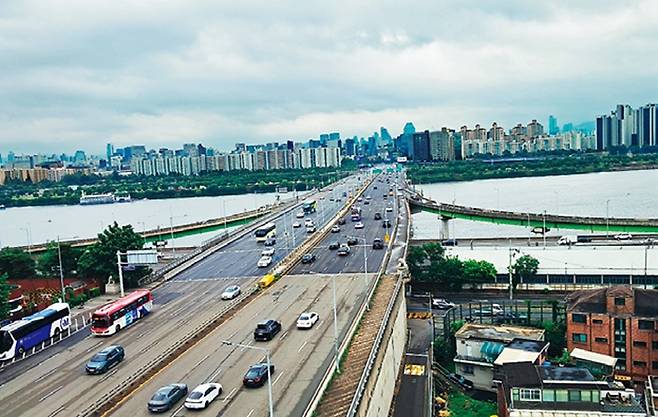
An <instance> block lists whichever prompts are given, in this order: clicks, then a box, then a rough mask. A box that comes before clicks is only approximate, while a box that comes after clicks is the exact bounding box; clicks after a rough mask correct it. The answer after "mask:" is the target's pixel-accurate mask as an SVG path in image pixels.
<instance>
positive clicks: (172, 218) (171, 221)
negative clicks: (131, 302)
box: [119, 216, 176, 297]
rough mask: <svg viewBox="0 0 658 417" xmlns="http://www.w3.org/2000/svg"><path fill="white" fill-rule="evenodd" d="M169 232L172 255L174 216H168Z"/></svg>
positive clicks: (173, 248) (173, 247) (173, 251)
mask: <svg viewBox="0 0 658 417" xmlns="http://www.w3.org/2000/svg"><path fill="white" fill-rule="evenodd" d="M169 232H171V251H172V253H173V255H174V256H176V244H175V243H174V216H169ZM119 269H121V268H119ZM121 296H122V297H123V294H121Z"/></svg>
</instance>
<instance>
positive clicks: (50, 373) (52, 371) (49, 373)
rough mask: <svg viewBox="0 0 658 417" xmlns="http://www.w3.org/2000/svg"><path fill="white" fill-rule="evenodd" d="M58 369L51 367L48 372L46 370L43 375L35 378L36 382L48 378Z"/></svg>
mask: <svg viewBox="0 0 658 417" xmlns="http://www.w3.org/2000/svg"><path fill="white" fill-rule="evenodd" d="M56 370H57V368H55V369H51V370H50V371H48V372H46V373H45V374H43V375H41V376H40V377H39V378H37V379H35V380H34V382H39V381H41V380H42V379H46V378H48V377H49V376H50V375H52V374H53V373H54V372H55V371H56ZM3 385H4V384H3Z"/></svg>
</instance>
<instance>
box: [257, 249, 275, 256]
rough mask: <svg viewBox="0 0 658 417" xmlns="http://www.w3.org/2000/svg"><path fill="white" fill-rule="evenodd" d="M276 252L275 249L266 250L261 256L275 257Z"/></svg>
mask: <svg viewBox="0 0 658 417" xmlns="http://www.w3.org/2000/svg"><path fill="white" fill-rule="evenodd" d="M274 252H275V249H274V248H265V249H263V251H262V252H261V253H260V254H261V256H274Z"/></svg>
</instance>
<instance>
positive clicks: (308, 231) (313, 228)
mask: <svg viewBox="0 0 658 417" xmlns="http://www.w3.org/2000/svg"><path fill="white" fill-rule="evenodd" d="M313 232H315V225H310V226H306V233H313Z"/></svg>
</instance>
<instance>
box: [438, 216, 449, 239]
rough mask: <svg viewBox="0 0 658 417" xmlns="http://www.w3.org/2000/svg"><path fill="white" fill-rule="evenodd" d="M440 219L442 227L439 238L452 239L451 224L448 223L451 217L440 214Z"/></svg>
mask: <svg viewBox="0 0 658 417" xmlns="http://www.w3.org/2000/svg"><path fill="white" fill-rule="evenodd" d="M439 220H441V228H440V230H439V239H441V240H446V239H450V224H449V223H448V221H449V220H450V217H445V216H439Z"/></svg>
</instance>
